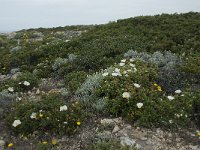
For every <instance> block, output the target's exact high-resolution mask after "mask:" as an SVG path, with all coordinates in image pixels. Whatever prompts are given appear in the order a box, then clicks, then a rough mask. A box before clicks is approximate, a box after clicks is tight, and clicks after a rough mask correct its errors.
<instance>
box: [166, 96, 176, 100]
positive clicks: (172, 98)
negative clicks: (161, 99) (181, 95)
mask: <svg viewBox="0 0 200 150" xmlns="http://www.w3.org/2000/svg"><path fill="white" fill-rule="evenodd" d="M167 98H168V99H169V100H170V101H171V100H174V99H175V98H174V96H167Z"/></svg>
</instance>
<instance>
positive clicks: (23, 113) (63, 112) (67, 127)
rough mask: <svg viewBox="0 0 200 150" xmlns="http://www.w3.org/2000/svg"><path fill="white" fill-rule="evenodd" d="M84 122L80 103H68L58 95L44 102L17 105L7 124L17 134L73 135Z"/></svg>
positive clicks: (47, 98) (13, 108) (45, 98)
mask: <svg viewBox="0 0 200 150" xmlns="http://www.w3.org/2000/svg"><path fill="white" fill-rule="evenodd" d="M82 121H83V111H82V109H81V106H80V104H79V103H78V102H74V103H71V104H69V103H66V102H65V101H64V100H63V99H62V98H61V96H59V95H58V94H53V95H52V94H51V95H49V96H45V97H44V98H43V100H42V101H31V102H30V101H29V102H23V103H22V102H20V103H16V104H15V105H14V106H13V107H12V109H11V112H10V114H9V115H8V117H7V124H8V127H10V128H11V129H12V130H13V131H14V132H15V133H17V134H21V135H29V134H32V133H34V134H39V135H42V134H45V133H52V134H53V133H55V134H60V135H62V134H72V133H74V132H75V131H76V129H77V127H78V126H80V125H81V123H82Z"/></svg>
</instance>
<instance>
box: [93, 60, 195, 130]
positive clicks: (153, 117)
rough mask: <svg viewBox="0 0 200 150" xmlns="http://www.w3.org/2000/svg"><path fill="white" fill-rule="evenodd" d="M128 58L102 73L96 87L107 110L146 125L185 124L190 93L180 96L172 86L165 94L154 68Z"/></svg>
mask: <svg viewBox="0 0 200 150" xmlns="http://www.w3.org/2000/svg"><path fill="white" fill-rule="evenodd" d="M124 61H125V62H124ZM130 61H131V62H130ZM130 61H129V60H122V62H121V63H120V64H119V65H118V66H115V67H116V68H115V70H114V71H113V73H104V75H105V74H106V77H105V79H104V80H103V81H102V83H101V85H100V86H99V88H98V89H97V90H96V92H97V93H96V94H97V95H98V96H99V97H104V99H105V109H106V110H107V112H109V113H110V114H111V115H113V116H124V117H126V118H127V119H128V120H129V121H132V122H134V123H136V124H140V125H144V126H148V127H149V126H157V127H161V126H167V127H168V126H184V125H189V124H190V119H191V118H192V114H193V112H192V109H193V106H192V103H193V101H194V100H193V99H191V98H190V97H191V95H190V93H185V95H182V93H181V90H178V89H176V90H178V91H176V92H173V93H171V94H170V95H168V94H166V92H165V91H163V89H162V87H161V86H159V85H158V84H157V83H156V82H155V81H156V78H157V72H158V70H157V69H156V68H155V67H153V66H151V65H149V64H147V63H145V62H142V61H133V60H130Z"/></svg>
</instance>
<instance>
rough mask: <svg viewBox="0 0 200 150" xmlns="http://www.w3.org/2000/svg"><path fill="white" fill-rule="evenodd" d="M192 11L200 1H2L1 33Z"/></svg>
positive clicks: (198, 7)
mask: <svg viewBox="0 0 200 150" xmlns="http://www.w3.org/2000/svg"><path fill="white" fill-rule="evenodd" d="M189 11H195V12H200V0H166V1H165V0H0V31H15V30H20V29H24V28H37V27H57V26H66V25H77V24H102V23H107V22H109V21H115V20H117V19H123V18H128V17H134V16H141V15H154V14H161V13H175V12H177V13H184V12H189Z"/></svg>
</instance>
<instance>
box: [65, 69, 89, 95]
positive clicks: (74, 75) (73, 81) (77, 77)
mask: <svg viewBox="0 0 200 150" xmlns="http://www.w3.org/2000/svg"><path fill="white" fill-rule="evenodd" d="M86 78H87V73H86V72H84V71H77V72H71V73H69V74H67V75H66V76H65V83H66V85H67V86H68V87H69V89H70V90H71V91H72V92H74V91H76V89H77V88H78V87H79V86H80V85H81V84H82V83H83V82H84V81H85V79H86Z"/></svg>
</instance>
